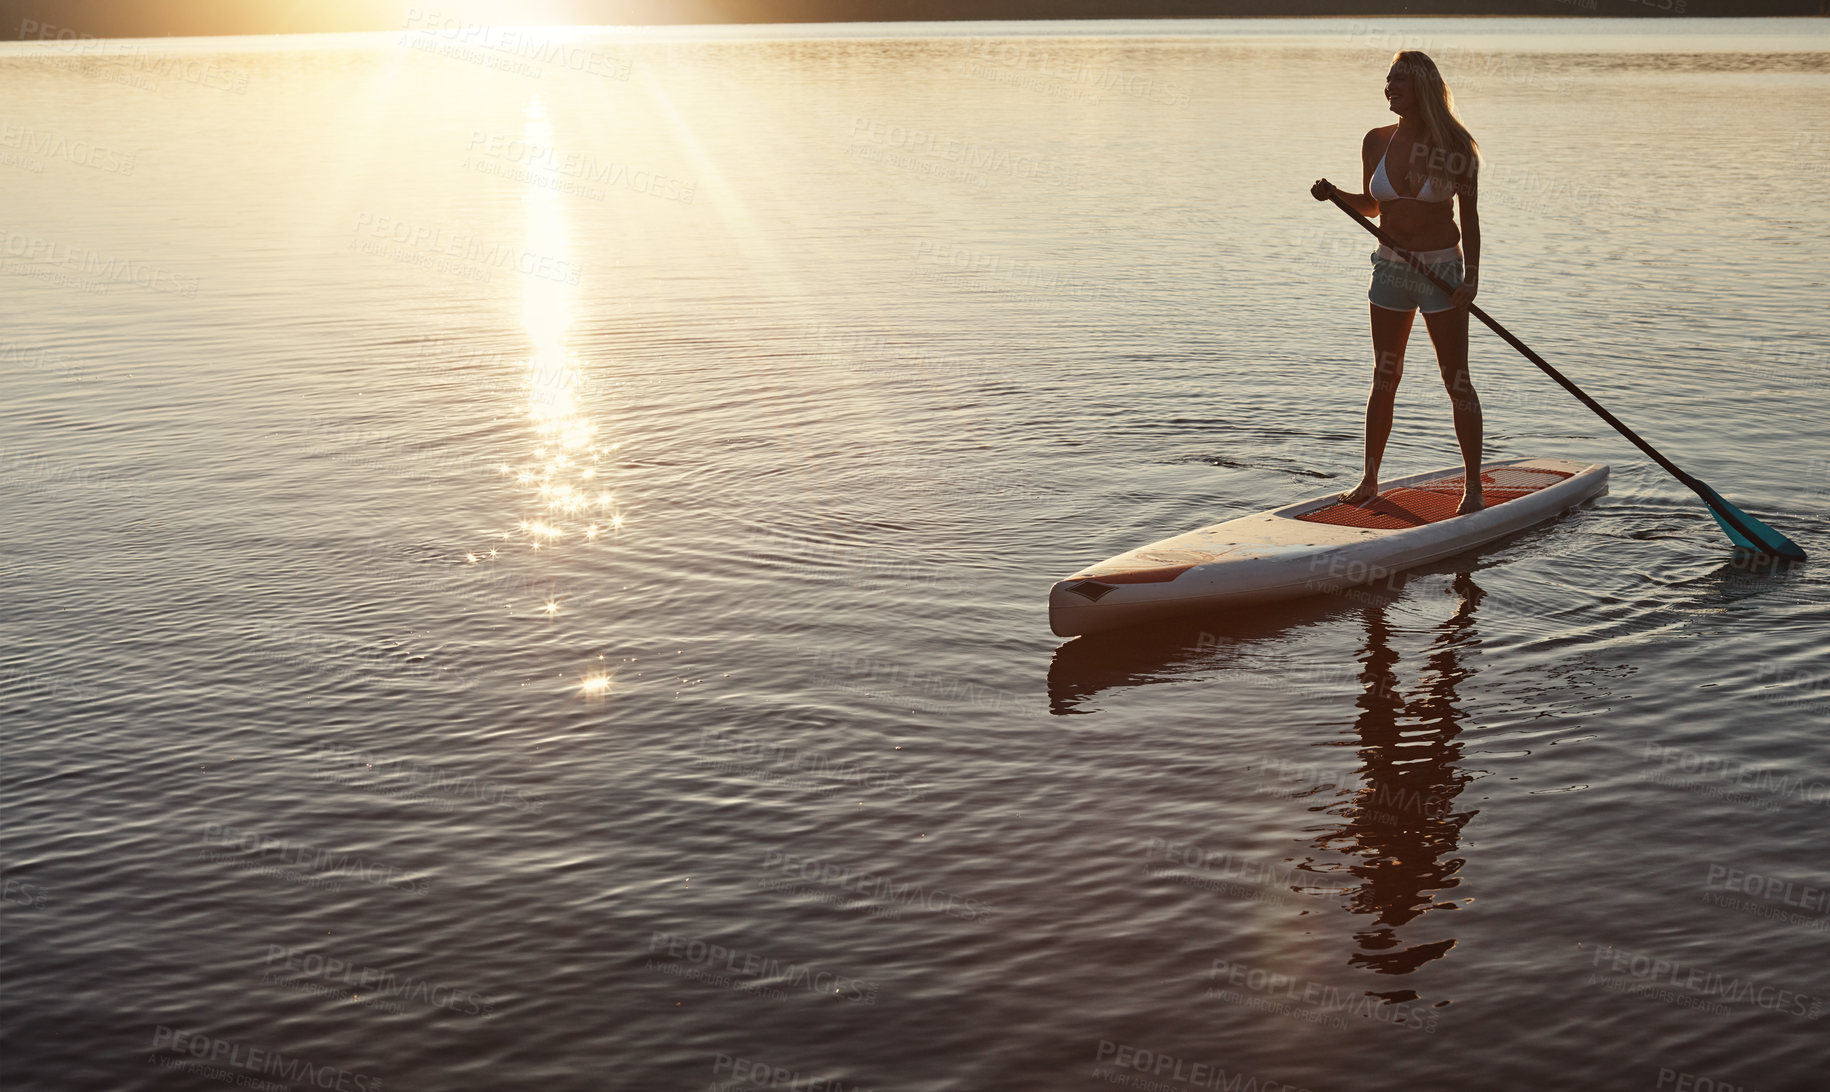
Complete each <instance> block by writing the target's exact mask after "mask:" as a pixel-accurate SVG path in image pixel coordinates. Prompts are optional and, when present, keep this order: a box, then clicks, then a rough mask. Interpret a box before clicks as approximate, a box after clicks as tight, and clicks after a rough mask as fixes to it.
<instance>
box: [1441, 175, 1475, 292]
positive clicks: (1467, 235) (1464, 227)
mask: <svg viewBox="0 0 1830 1092" xmlns="http://www.w3.org/2000/svg"><path fill="white" fill-rule="evenodd" d="M1455 193H1456V197H1457V198H1458V199H1459V200H1460V202H1461V268H1462V274H1461V287H1459V288H1457V289H1456V290H1455V291H1454V292H1453V293H1452V294H1450V296H1449V299H1450V300H1451V301H1452V302H1453V303H1454V304H1455V306H1457V307H1465V306H1467V305H1468V304H1470V303H1472V302H1474V294H1475V293H1476V292H1478V291H1480V279H1481V278H1480V270H1481V214H1480V209H1479V207H1478V206H1477V205H1476V203H1475V199H1476V197H1477V196H1478V195H1477V194H1476V192H1475V189H1474V175H1473V174H1472V173H1470V174H1469V175H1468V177H1467V178H1466V179H1464V180H1463V181H1462V182H1461V184H1460V185H1458V186H1456V187H1455Z"/></svg>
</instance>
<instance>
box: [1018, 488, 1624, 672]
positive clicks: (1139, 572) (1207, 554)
mask: <svg viewBox="0 0 1830 1092" xmlns="http://www.w3.org/2000/svg"><path fill="white" fill-rule="evenodd" d="M1465 482H1466V476H1465V474H1464V473H1463V471H1462V468H1461V467H1459V466H1456V467H1450V468H1448V469H1446V470H1433V471H1430V472H1428V473H1424V474H1412V475H1411V476H1409V477H1407V478H1399V479H1397V480H1395V481H1391V482H1387V483H1386V485H1385V488H1384V490H1383V491H1382V492H1380V494H1379V496H1378V498H1377V499H1375V500H1372V501H1369V502H1367V503H1365V504H1362V505H1357V506H1356V505H1347V504H1342V503H1341V502H1340V500H1338V499H1337V498H1336V497H1335V495H1334V494H1332V493H1331V494H1329V495H1327V496H1324V497H1314V498H1311V499H1310V500H1306V501H1298V502H1297V503H1295V504H1291V505H1287V506H1285V507H1283V508H1276V509H1272V510H1271V511H1269V512H1263V513H1260V514H1258V515H1256V516H1244V517H1242V518H1240V519H1232V520H1227V521H1226V522H1225V523H1216V524H1214V525H1213V526H1211V527H1203V528H1201V529H1199V530H1195V531H1190V532H1188V533H1187V534H1182V535H1177V536H1175V537H1174V538H1166V539H1163V540H1162V541H1161V542H1153V543H1151V544H1150V545H1148V546H1142V547H1139V548H1138V549H1135V550H1131V551H1128V552H1126V553H1122V554H1119V555H1118V556H1117V557H1113V558H1108V559H1107V560H1105V561H1102V562H1100V563H1099V564H1097V565H1094V566H1092V567H1090V568H1086V569H1082V570H1080V571H1079V572H1077V573H1075V574H1074V575H1073V576H1070V577H1068V578H1067V579H1066V580H1063V581H1060V582H1058V583H1057V584H1056V585H1055V586H1054V587H1053V588H1051V589H1050V590H1049V593H1048V624H1049V628H1050V629H1052V630H1054V631H1055V633H1056V635H1057V636H1061V637H1073V636H1077V635H1079V634H1082V633H1098V632H1100V631H1102V630H1108V629H1118V628H1120V627H1123V626H1130V625H1136V624H1138V623H1140V622H1149V621H1154V620H1156V619H1159V618H1169V617H1173V616H1175V615H1178V614H1196V613H1202V612H1206V611H1216V610H1225V609H1227V608H1231V607H1240V606H1246V605H1249V604H1252V603H1268V602H1272V601H1274V600H1278V599H1296V598H1299V597H1301V596H1305V595H1319V594H1322V593H1325V592H1331V591H1335V590H1337V589H1340V588H1345V587H1349V586H1352V585H1354V584H1365V583H1369V582H1371V581H1375V580H1383V579H1385V578H1386V577H1387V576H1390V575H1391V574H1393V573H1397V572H1401V571H1403V570H1405V569H1409V568H1413V567H1415V566H1418V565H1426V564H1428V563H1430V562H1432V561H1436V560H1438V559H1440V558H1445V557H1449V556H1451V555H1453V554H1458V553H1461V552H1462V551H1464V550H1470V549H1473V548H1474V547H1476V546H1479V545H1481V544H1482V543H1486V542H1491V541H1493V540H1494V539H1496V538H1500V537H1502V536H1505V535H1509V534H1511V533H1513V532H1514V531H1521V530H1524V529H1525V528H1527V527H1530V526H1531V525H1532V524H1534V523H1541V522H1543V521H1544V520H1547V519H1551V518H1553V517H1555V516H1558V515H1561V514H1562V513H1563V512H1566V511H1568V510H1569V509H1571V508H1574V507H1576V506H1577V505H1579V504H1581V503H1582V502H1583V501H1586V500H1588V499H1589V498H1591V497H1594V496H1598V495H1599V494H1602V493H1605V492H1607V488H1608V468H1607V467H1606V466H1605V465H1603V464H1601V463H1578V462H1571V461H1569V460H1567V459H1508V460H1504V461H1501V462H1492V463H1487V464H1485V465H1483V466H1482V467H1481V496H1482V498H1483V499H1484V500H1485V501H1486V502H1487V507H1485V508H1483V509H1482V510H1481V511H1479V512H1474V513H1472V514H1470V515H1466V516H1458V515H1456V514H1455V507H1456V505H1457V504H1459V503H1460V502H1461V495H1462V487H1463V485H1464V484H1465Z"/></svg>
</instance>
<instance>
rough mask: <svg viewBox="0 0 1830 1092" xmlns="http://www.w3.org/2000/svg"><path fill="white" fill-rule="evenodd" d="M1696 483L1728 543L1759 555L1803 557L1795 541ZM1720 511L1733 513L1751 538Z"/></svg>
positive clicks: (1800, 548) (1700, 483)
mask: <svg viewBox="0 0 1830 1092" xmlns="http://www.w3.org/2000/svg"><path fill="white" fill-rule="evenodd" d="M1697 486H1698V489H1697V491H1698V492H1699V493H1701V494H1703V499H1704V500H1705V501H1707V502H1708V503H1709V514H1710V515H1712V516H1714V517H1715V520H1716V526H1718V527H1720V528H1722V533H1723V534H1725V535H1727V536H1728V538H1729V541H1730V542H1733V543H1734V544H1735V545H1737V546H1739V547H1741V548H1742V549H1744V550H1757V551H1759V552H1760V553H1763V554H1776V555H1778V556H1779V557H1789V558H1792V559H1793V560H1795V561H1803V560H1804V559H1805V551H1804V549H1803V548H1802V547H1800V546H1799V545H1798V543H1796V542H1793V541H1792V540H1791V539H1789V538H1787V537H1786V536H1784V535H1782V534H1780V533H1779V532H1778V531H1775V530H1773V529H1772V528H1771V527H1768V526H1767V525H1766V524H1764V523H1761V522H1760V521H1759V520H1757V519H1755V518H1754V517H1753V516H1750V515H1748V514H1747V513H1746V512H1743V511H1742V510H1741V509H1739V508H1736V507H1735V506H1734V505H1732V504H1730V503H1728V502H1727V501H1725V500H1723V499H1722V494H1720V493H1718V492H1716V491H1715V490H1713V489H1711V488H1710V487H1709V486H1707V485H1704V484H1703V483H1702V482H1698V483H1697ZM1724 513H1726V514H1727V515H1730V516H1733V517H1734V519H1735V522H1737V523H1739V524H1741V526H1742V527H1745V528H1747V530H1748V531H1749V532H1750V533H1751V534H1752V535H1753V536H1754V537H1753V538H1749V537H1748V535H1744V534H1742V533H1741V532H1740V531H1737V530H1735V527H1734V524H1732V523H1730V522H1729V521H1728V520H1727V519H1724V518H1723V515H1724Z"/></svg>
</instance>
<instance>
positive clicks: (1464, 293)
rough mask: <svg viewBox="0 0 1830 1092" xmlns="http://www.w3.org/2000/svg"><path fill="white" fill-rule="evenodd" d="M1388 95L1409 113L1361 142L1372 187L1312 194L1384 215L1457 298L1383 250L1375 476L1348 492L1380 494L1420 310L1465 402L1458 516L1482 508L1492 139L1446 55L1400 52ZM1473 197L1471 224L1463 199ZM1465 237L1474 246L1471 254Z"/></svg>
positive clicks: (1322, 188)
mask: <svg viewBox="0 0 1830 1092" xmlns="http://www.w3.org/2000/svg"><path fill="white" fill-rule="evenodd" d="M1385 99H1386V102H1388V103H1389V104H1390V106H1391V111H1392V113H1394V114H1397V115H1398V123H1397V124H1396V125H1386V126H1381V127H1379V128H1377V129H1374V130H1372V131H1371V132H1369V133H1367V134H1366V139H1365V140H1363V141H1361V142H1360V169H1361V184H1362V185H1364V186H1365V187H1366V192H1364V193H1346V192H1344V191H1341V190H1339V189H1336V188H1335V186H1334V184H1333V183H1331V182H1329V181H1328V180H1327V179H1326V178H1323V179H1318V180H1317V181H1316V183H1315V185H1314V186H1313V187H1312V188H1311V189H1310V191H1309V192H1310V193H1311V194H1313V195H1314V196H1315V199H1316V200H1317V201H1326V200H1328V198H1329V197H1330V196H1331V195H1334V196H1339V197H1340V198H1341V199H1342V200H1343V201H1345V202H1346V203H1347V204H1349V205H1351V206H1352V207H1353V208H1354V209H1355V210H1356V211H1358V212H1359V213H1360V214H1361V215H1362V216H1369V217H1375V216H1376V217H1378V218H1379V223H1380V227H1382V228H1383V229H1384V230H1385V233H1386V234H1387V235H1389V236H1390V237H1391V238H1392V239H1393V241H1395V242H1396V243H1398V245H1399V246H1402V247H1403V248H1404V249H1406V250H1409V251H1411V252H1413V253H1415V254H1416V255H1417V257H1418V258H1419V259H1420V260H1421V261H1422V262H1423V264H1425V265H1427V266H1429V267H1430V269H1431V271H1432V272H1434V273H1435V274H1436V276H1438V277H1440V278H1441V279H1442V280H1443V281H1444V282H1445V283H1447V284H1450V285H1454V286H1456V287H1455V291H1454V294H1452V295H1445V294H1444V293H1443V291H1442V290H1441V289H1439V288H1437V287H1436V286H1435V285H1433V284H1431V283H1430V282H1429V281H1428V280H1426V279H1424V278H1423V277H1422V276H1421V275H1419V274H1418V272H1417V271H1416V270H1415V269H1412V268H1411V267H1410V265H1409V264H1408V263H1406V262H1405V260H1404V258H1403V257H1402V256H1401V255H1399V254H1398V253H1396V252H1395V251H1393V250H1391V249H1390V248H1389V247H1386V246H1383V245H1381V246H1380V247H1379V249H1378V251H1377V252H1376V253H1375V254H1374V255H1373V277H1372V288H1371V290H1370V291H1368V292H1367V298H1368V299H1370V300H1371V301H1372V340H1373V361H1374V363H1373V382H1372V394H1371V395H1370V396H1368V398H1367V400H1366V471H1365V474H1364V475H1363V476H1362V477H1361V478H1360V484H1358V485H1356V486H1354V487H1353V488H1352V489H1350V490H1348V491H1347V492H1345V493H1342V494H1341V499H1342V500H1343V501H1345V502H1347V503H1348V504H1363V503H1365V502H1366V501H1369V500H1371V499H1373V498H1374V497H1376V496H1378V495H1379V461H1380V459H1382V458H1383V457H1384V455H1385V442H1386V440H1387V439H1388V438H1390V436H1391V433H1392V403H1393V401H1394V400H1395V399H1396V398H1397V396H1398V380H1399V379H1400V378H1401V377H1402V376H1403V374H1404V347H1405V344H1406V342H1408V341H1409V340H1410V336H1411V324H1412V322H1413V320H1414V319H1415V317H1416V313H1417V312H1418V311H1419V310H1421V311H1422V312H1423V324H1424V326H1425V327H1427V328H1428V329H1429V331H1430V341H1431V342H1433V343H1434V344H1435V346H1436V363H1437V366H1438V367H1439V368H1440V369H1441V371H1442V381H1443V384H1444V385H1445V386H1447V387H1448V389H1449V403H1450V405H1451V406H1453V407H1454V414H1455V439H1456V441H1457V442H1458V443H1459V444H1460V445H1461V457H1462V464H1463V466H1464V467H1465V468H1466V473H1467V484H1466V487H1465V489H1464V490H1463V493H1462V498H1461V504H1460V506H1459V507H1457V509H1456V514H1457V515H1465V514H1467V513H1469V512H1475V511H1479V510H1480V508H1481V491H1480V467H1481V404H1480V399H1479V397H1477V396H1476V395H1475V393H1474V384H1473V383H1472V382H1470V381H1469V379H1468V304H1469V303H1471V302H1473V300H1474V293H1475V290H1476V288H1477V286H1478V283H1479V276H1478V270H1479V268H1480V249H1481V234H1480V216H1479V214H1478V213H1477V212H1476V211H1475V204H1474V201H1475V175H1476V172H1477V171H1478V170H1479V157H1480V145H1478V144H1476V143H1475V141H1474V137H1472V136H1471V135H1469V133H1468V130H1467V127H1466V126H1464V125H1463V124H1462V123H1461V119H1460V118H1459V117H1458V116H1456V113H1455V100H1454V98H1453V96H1451V95H1450V94H1449V87H1448V85H1447V84H1446V83H1444V82H1443V79H1442V73H1441V72H1439V71H1438V70H1437V68H1436V62H1435V61H1432V60H1431V59H1430V58H1429V57H1428V56H1427V55H1426V54H1423V53H1419V52H1417V51H1416V50H1410V49H1407V50H1405V51H1403V52H1401V53H1399V54H1398V55H1397V56H1396V57H1394V58H1393V59H1392V67H1391V71H1390V72H1388V73H1387V74H1386V77H1385ZM1455 197H1460V198H1461V227H1460V228H1459V229H1458V228H1457V227H1456V224H1455V214H1454V212H1453V210H1452V208H1451V205H1452V203H1453V202H1452V199H1453V198H1455ZM1464 244H1465V250H1464Z"/></svg>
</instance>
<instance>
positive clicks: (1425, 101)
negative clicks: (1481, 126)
mask: <svg viewBox="0 0 1830 1092" xmlns="http://www.w3.org/2000/svg"><path fill="white" fill-rule="evenodd" d="M1392 67H1393V68H1396V69H1398V70H1400V71H1402V72H1405V73H1408V74H1409V75H1410V77H1411V97H1412V98H1413V99H1415V100H1416V101H1417V104H1418V105H1419V106H1420V107H1421V108H1422V114H1423V118H1422V120H1423V131H1424V134H1425V136H1426V137H1427V139H1428V141H1429V144H1430V148H1431V153H1430V162H1429V168H1428V173H1429V176H1430V181H1431V183H1432V184H1433V185H1434V186H1435V188H1437V189H1444V188H1445V187H1446V188H1448V189H1449V192H1456V191H1457V189H1459V187H1460V186H1461V185H1462V179H1463V178H1464V177H1470V176H1473V175H1475V174H1476V173H1477V172H1478V171H1479V170H1480V160H1481V146H1480V144H1479V143H1478V142H1477V141H1476V140H1475V139H1474V134H1472V133H1470V132H1468V127H1467V126H1466V125H1463V124H1462V120H1461V115H1460V114H1458V113H1456V112H1455V96H1454V95H1453V94H1451V93H1450V91H1449V85H1448V83H1447V81H1445V80H1444V79H1443V78H1442V70H1441V69H1438V68H1437V67H1436V62H1435V61H1433V60H1431V59H1430V55H1429V54H1427V53H1423V52H1421V51H1419V50H1415V49H1404V50H1400V51H1398V52H1397V53H1396V54H1394V55H1393V56H1392Z"/></svg>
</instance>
